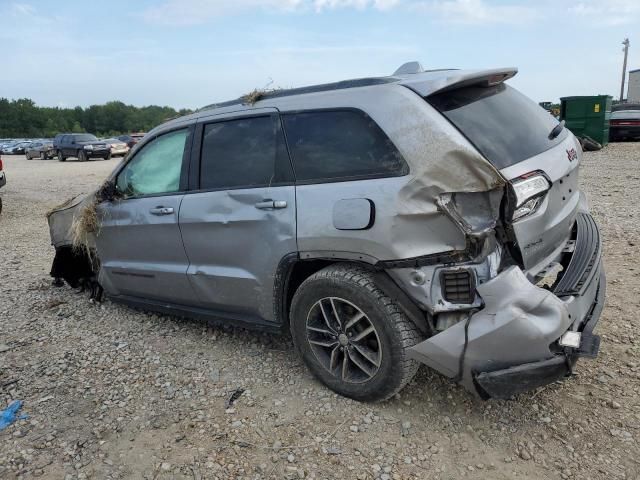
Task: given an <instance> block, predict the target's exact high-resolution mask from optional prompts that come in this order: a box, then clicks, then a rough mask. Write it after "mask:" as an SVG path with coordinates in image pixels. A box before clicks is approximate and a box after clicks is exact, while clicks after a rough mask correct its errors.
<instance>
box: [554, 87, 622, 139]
mask: <svg viewBox="0 0 640 480" xmlns="http://www.w3.org/2000/svg"><path fill="white" fill-rule="evenodd" d="M611 100H612V98H611V96H610V95H596V96H593V97H563V98H561V99H560V120H564V121H565V124H566V127H567V128H568V129H569V130H571V131H572V132H573V134H574V135H575V136H576V137H591V138H593V139H594V140H595V141H596V142H598V143H600V144H601V145H602V146H604V145H606V144H607V143H609V117H610V116H611Z"/></svg>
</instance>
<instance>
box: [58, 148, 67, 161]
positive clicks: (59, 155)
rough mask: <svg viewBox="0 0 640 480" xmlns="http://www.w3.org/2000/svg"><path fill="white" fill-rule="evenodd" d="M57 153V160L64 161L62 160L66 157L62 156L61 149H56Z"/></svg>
mask: <svg viewBox="0 0 640 480" xmlns="http://www.w3.org/2000/svg"><path fill="white" fill-rule="evenodd" d="M57 155H58V161H59V162H64V161H66V160H67V159H66V158H64V155H63V154H62V150H58V154H57Z"/></svg>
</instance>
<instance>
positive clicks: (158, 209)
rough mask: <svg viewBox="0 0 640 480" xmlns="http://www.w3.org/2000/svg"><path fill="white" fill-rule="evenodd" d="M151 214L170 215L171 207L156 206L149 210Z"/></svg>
mask: <svg viewBox="0 0 640 480" xmlns="http://www.w3.org/2000/svg"><path fill="white" fill-rule="evenodd" d="M149 213H151V214H152V215H171V214H172V213H173V207H156V208H152V209H151V210H149Z"/></svg>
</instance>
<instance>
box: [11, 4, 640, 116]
mask: <svg viewBox="0 0 640 480" xmlns="http://www.w3.org/2000/svg"><path fill="white" fill-rule="evenodd" d="M639 25H640V0H583V1H569V0H538V1H517V0H109V1H99V0H92V1H85V0H77V1H76V0H20V1H12V0H0V62H1V65H2V67H0V97H6V98H12V99H15V98H25V97H26V98H31V99H33V100H34V101H35V102H36V104H38V105H42V106H61V107H73V106H76V105H80V106H82V107H86V106H89V105H92V104H100V103H104V102H107V101H110V100H120V101H123V102H125V103H127V104H133V105H137V106H143V105H150V104H155V105H168V106H172V107H174V108H199V107H202V106H204V105H208V104H211V103H215V102H220V101H223V100H229V99H233V98H237V97H238V96H240V95H243V94H245V93H247V92H249V91H251V90H253V89H254V88H265V87H270V88H274V87H282V88H286V87H299V86H304V85H312V84H316V83H324V82H330V81H337V80H344V79H348V78H360V77H366V76H381V75H390V74H392V73H393V72H394V71H395V69H396V68H397V67H399V66H400V65H401V64H402V63H404V62H407V61H412V60H417V61H420V62H421V63H422V65H423V66H424V68H426V69H431V68H494V67H511V66H515V67H517V68H518V69H519V73H518V75H517V76H516V77H515V78H514V79H513V80H511V81H510V82H509V83H510V84H511V85H513V86H515V87H517V88H519V89H520V90H521V91H523V92H524V93H525V94H526V95H528V96H529V97H531V98H532V99H534V100H535V101H557V100H558V99H559V98H560V97H562V96H569V95H596V94H610V95H613V96H614V98H617V97H618V96H619V91H620V77H621V72H622V59H623V53H622V45H621V42H622V40H623V39H624V38H625V37H629V39H630V41H631V47H630V51H629V66H628V69H636V68H640V35H638V33H640V28H639ZM634 35H635V36H634ZM625 91H626V90H625Z"/></svg>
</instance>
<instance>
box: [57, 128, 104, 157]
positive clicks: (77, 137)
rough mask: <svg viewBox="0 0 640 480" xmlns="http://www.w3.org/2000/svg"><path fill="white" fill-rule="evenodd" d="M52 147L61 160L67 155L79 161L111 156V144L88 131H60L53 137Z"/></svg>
mask: <svg viewBox="0 0 640 480" xmlns="http://www.w3.org/2000/svg"><path fill="white" fill-rule="evenodd" d="M53 149H54V150H55V151H56V154H57V156H58V160H59V161H61V162H64V161H65V160H66V159H67V158H69V157H76V158H77V159H78V160H80V161H81V162H85V161H87V159H89V158H104V159H105V160H108V159H109V158H111V146H110V145H107V144H106V143H105V142H101V141H100V140H98V139H97V138H96V136H95V135H91V134H90V133H60V134H58V135H56V138H54V139H53Z"/></svg>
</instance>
